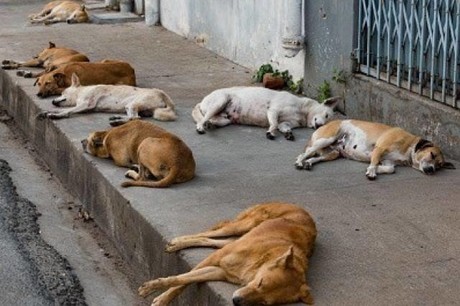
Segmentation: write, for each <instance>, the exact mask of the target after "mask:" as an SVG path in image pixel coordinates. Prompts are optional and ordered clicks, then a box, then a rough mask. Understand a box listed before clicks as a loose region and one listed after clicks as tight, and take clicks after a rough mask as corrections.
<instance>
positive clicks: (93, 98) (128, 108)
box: [41, 73, 177, 124]
mask: <svg viewBox="0 0 460 306" xmlns="http://www.w3.org/2000/svg"><path fill="white" fill-rule="evenodd" d="M52 103H53V105H55V106H58V107H62V106H64V107H69V106H73V107H71V108H68V109H66V110H63V111H60V112H45V113H42V114H41V115H42V116H45V117H48V118H51V119H60V118H68V117H69V116H70V115H71V114H77V113H82V112H88V111H96V112H97V111H99V112H110V113H123V112H126V114H127V115H126V117H112V118H111V120H112V122H114V123H115V124H119V123H120V122H126V121H128V120H132V119H137V118H140V115H139V114H145V113H151V114H153V118H155V119H156V120H160V121H173V120H175V119H176V118H177V116H176V113H175V105H174V102H173V101H172V100H171V98H170V97H169V96H168V95H167V94H166V93H165V92H164V91H162V90H160V89H155V88H152V89H150V88H137V87H133V86H128V85H92V86H81V85H80V79H79V78H78V76H77V75H76V74H75V73H74V74H72V85H71V86H70V87H68V88H66V89H65V90H64V91H63V92H62V95H61V96H60V97H59V98H56V99H54V100H53V102H52Z"/></svg>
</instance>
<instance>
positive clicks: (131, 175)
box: [125, 170, 139, 180]
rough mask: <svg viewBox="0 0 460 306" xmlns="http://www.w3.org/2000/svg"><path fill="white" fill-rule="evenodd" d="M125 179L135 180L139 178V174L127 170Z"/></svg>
mask: <svg viewBox="0 0 460 306" xmlns="http://www.w3.org/2000/svg"><path fill="white" fill-rule="evenodd" d="M125 177H126V178H129V179H133V180H136V179H137V178H138V177H139V173H138V172H136V171H134V170H128V171H126V172H125Z"/></svg>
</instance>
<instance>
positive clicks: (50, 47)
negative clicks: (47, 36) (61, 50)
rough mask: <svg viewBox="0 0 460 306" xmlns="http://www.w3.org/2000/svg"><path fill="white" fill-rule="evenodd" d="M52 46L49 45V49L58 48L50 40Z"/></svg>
mask: <svg viewBox="0 0 460 306" xmlns="http://www.w3.org/2000/svg"><path fill="white" fill-rule="evenodd" d="M49 44H50V46H49V47H48V48H49V49H53V48H56V45H55V44H54V43H53V42H51V41H50V42H49Z"/></svg>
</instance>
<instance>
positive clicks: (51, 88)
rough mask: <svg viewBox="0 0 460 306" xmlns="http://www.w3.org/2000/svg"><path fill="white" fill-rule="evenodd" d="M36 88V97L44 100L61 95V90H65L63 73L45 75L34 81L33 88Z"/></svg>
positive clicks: (65, 82) (65, 84) (65, 83)
mask: <svg viewBox="0 0 460 306" xmlns="http://www.w3.org/2000/svg"><path fill="white" fill-rule="evenodd" d="M36 85H37V86H38V93H37V96H38V97H40V98H46V97H49V96H56V95H59V94H61V92H62V89H63V88H66V87H67V86H68V85H67V81H66V76H65V74H63V73H54V72H50V73H46V74H44V75H42V76H40V77H38V78H37V79H36V80H35V83H34V86H36Z"/></svg>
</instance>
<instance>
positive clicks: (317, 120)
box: [307, 97, 341, 129]
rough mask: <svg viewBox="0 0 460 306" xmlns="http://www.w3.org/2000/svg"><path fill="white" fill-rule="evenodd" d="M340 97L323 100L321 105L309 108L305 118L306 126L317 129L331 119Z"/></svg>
mask: <svg viewBox="0 0 460 306" xmlns="http://www.w3.org/2000/svg"><path fill="white" fill-rule="evenodd" d="M340 99H341V97H332V98H329V99H326V100H324V102H323V103H321V104H320V103H317V104H316V105H315V106H313V107H312V108H311V110H309V112H308V116H307V126H308V127H310V128H314V129H317V128H319V127H321V126H323V125H325V124H326V123H327V122H329V121H330V120H331V119H332V116H333V115H334V108H335V107H336V106H337V103H338V102H339V100H340Z"/></svg>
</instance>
